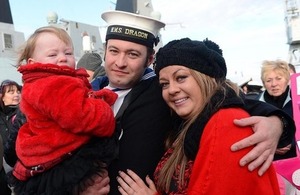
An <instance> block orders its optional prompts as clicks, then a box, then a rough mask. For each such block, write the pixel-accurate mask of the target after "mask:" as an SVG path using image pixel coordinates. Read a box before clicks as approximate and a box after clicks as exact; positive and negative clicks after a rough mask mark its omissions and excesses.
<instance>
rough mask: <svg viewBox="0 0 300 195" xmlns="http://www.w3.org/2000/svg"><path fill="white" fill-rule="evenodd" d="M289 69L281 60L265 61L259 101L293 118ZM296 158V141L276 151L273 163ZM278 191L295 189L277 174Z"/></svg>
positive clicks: (292, 192)
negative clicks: (262, 86) (263, 89)
mask: <svg viewBox="0 0 300 195" xmlns="http://www.w3.org/2000/svg"><path fill="white" fill-rule="evenodd" d="M290 75H291V73H290V67H289V64H288V63H287V62H286V61H283V60H275V61H271V60H265V61H263V63H262V67H261V81H262V83H263V85H264V88H265V89H266V90H265V91H264V92H263V93H262V94H261V96H260V98H259V100H260V101H263V102H267V103H269V104H272V105H273V106H275V107H277V108H280V109H282V110H283V111H285V112H286V113H287V114H289V115H290V117H292V118H293V105H292V99H291V89H290V86H289V82H290ZM295 156H296V140H295V139H294V141H293V142H292V143H290V144H288V145H287V146H285V147H282V148H280V149H277V150H276V153H275V155H274V161H277V160H281V159H287V158H292V157H295ZM278 181H279V184H280V189H281V190H282V191H283V192H282V193H284V194H287V195H288V194H295V193H296V192H295V191H296V188H295V187H294V186H292V184H291V183H289V182H288V181H287V180H285V179H284V178H283V177H281V176H280V175H279V174H278Z"/></svg>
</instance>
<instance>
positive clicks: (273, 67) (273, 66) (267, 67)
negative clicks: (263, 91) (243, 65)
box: [260, 60, 290, 85]
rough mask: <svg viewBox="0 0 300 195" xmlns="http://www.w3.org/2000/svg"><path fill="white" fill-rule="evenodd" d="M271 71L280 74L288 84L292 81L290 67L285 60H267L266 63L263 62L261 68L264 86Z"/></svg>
mask: <svg viewBox="0 0 300 195" xmlns="http://www.w3.org/2000/svg"><path fill="white" fill-rule="evenodd" d="M271 71H276V72H278V73H280V74H281V75H282V76H283V77H284V78H285V79H286V81H287V82H288V81H289V80H290V71H289V65H288V63H287V62H286V61H283V60H275V61H271V60H265V61H263V63H262V67H261V77H260V79H261V81H262V82H263V84H264V83H265V81H266V75H267V73H269V72H271ZM264 85H265V84H264Z"/></svg>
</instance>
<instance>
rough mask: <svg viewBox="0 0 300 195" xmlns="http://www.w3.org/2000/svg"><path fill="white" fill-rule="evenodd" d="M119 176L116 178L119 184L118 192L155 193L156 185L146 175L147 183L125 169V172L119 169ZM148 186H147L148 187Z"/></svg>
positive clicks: (151, 194) (123, 194)
mask: <svg viewBox="0 0 300 195" xmlns="http://www.w3.org/2000/svg"><path fill="white" fill-rule="evenodd" d="M119 175H120V176H119V177H117V180H118V182H119V184H120V186H119V187H118V189H119V192H120V193H121V194H122V195H133V194H134V195H154V194H157V190H156V187H155V185H154V182H153V181H152V180H151V179H150V178H149V176H147V177H146V182H147V184H148V185H146V184H145V183H144V181H143V180H142V179H141V178H140V177H139V176H138V175H137V174H135V173H134V172H133V171H131V170H129V169H128V170H127V173H125V172H123V171H119ZM148 186H149V187H148Z"/></svg>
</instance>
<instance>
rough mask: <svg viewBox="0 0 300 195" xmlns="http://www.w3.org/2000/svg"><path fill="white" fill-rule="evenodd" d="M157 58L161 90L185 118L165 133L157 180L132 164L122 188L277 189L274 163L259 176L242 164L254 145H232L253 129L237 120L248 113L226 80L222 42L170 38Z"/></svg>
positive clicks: (256, 191) (142, 190) (151, 191)
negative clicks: (139, 173)
mask: <svg viewBox="0 0 300 195" xmlns="http://www.w3.org/2000/svg"><path fill="white" fill-rule="evenodd" d="M156 58H157V62H156V68H155V71H156V73H157V74H158V75H159V82H160V85H161V86H162V96H163V98H164V100H165V101H166V103H167V104H168V105H169V107H170V108H171V109H172V111H174V112H175V114H176V116H179V117H180V118H181V119H178V120H177V121H180V122H181V123H179V124H180V125H178V126H177V129H178V131H174V132H173V134H172V135H170V136H169V137H168V139H167V145H166V146H167V152H166V153H165V155H164V156H163V158H162V159H161V161H160V162H159V164H158V166H157V168H156V171H155V174H154V180H155V185H154V184H153V183H152V181H151V180H150V179H149V177H147V178H146V182H147V183H148V185H149V187H148V185H146V184H144V183H143V181H142V180H141V178H139V177H138V176H137V175H136V174H135V173H133V172H132V171H131V170H128V171H127V174H126V173H125V172H122V171H120V177H118V182H119V183H120V187H119V191H120V192H121V194H123V195H125V194H135V195H137V194H149V195H154V194H189V195H191V194H192V195H193V194H194V195H196V194H197V195H199V194H279V188H278V184H277V179H276V173H275V171H274V168H273V167H271V168H270V169H268V170H267V172H266V173H265V174H264V175H263V176H258V174H257V173H256V172H255V171H254V172H249V171H248V170H247V169H246V168H245V167H241V166H240V165H239V159H240V158H241V157H242V156H243V155H245V154H246V153H247V152H249V151H250V150H251V147H249V148H246V149H244V150H242V151H239V152H236V153H233V152H231V151H230V146H231V145H232V143H234V142H236V141H237V140H240V139H242V138H244V137H247V136H249V135H250V134H252V129H251V128H250V127H245V128H241V127H238V126H235V125H234V124H233V120H234V119H237V118H245V117H248V116H249V114H248V113H247V112H246V111H245V110H244V109H242V107H243V104H244V102H243V100H242V99H241V98H240V96H239V89H238V87H237V86H236V85H234V84H232V83H231V82H229V81H227V80H226V73H227V68H226V63H225V60H224V58H223V56H222V50H221V49H220V48H219V46H218V45H216V44H215V43H214V42H212V41H209V40H204V41H203V42H200V41H192V40H190V39H188V38H185V39H181V40H175V41H171V42H170V43H168V44H167V45H166V46H164V47H163V48H161V49H160V50H159V52H158V54H157V56H156ZM175 114H174V115H175ZM175 118H176V117H175Z"/></svg>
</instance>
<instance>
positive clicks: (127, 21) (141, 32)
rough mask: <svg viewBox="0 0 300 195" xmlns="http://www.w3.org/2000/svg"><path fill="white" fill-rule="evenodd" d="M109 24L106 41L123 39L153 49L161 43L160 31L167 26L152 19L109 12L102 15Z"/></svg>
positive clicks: (125, 13)
mask: <svg viewBox="0 0 300 195" xmlns="http://www.w3.org/2000/svg"><path fill="white" fill-rule="evenodd" d="M101 17H102V19H103V20H105V21H106V22H107V23H108V28H107V32H106V41H107V40H109V39H121V40H125V41H131V42H134V43H138V44H141V45H145V46H147V47H151V48H153V46H154V45H155V46H156V45H157V43H158V42H159V37H158V34H159V31H160V29H161V28H163V27H164V26H165V24H164V23H163V22H161V21H159V20H156V19H154V18H151V17H147V16H143V15H138V14H134V13H130V12H123V11H108V12H104V13H103V14H102V15H101Z"/></svg>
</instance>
